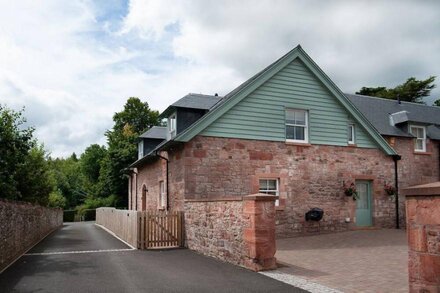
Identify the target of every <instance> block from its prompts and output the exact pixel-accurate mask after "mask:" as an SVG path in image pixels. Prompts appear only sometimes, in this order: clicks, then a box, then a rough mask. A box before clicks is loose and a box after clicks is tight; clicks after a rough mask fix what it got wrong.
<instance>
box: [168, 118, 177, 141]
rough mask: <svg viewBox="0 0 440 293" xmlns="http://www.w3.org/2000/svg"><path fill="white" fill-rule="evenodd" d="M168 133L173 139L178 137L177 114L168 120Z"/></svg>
mask: <svg viewBox="0 0 440 293" xmlns="http://www.w3.org/2000/svg"><path fill="white" fill-rule="evenodd" d="M168 132H169V133H170V136H171V138H173V137H174V136H176V114H175V113H174V114H173V115H171V116H170V117H169V118H168Z"/></svg>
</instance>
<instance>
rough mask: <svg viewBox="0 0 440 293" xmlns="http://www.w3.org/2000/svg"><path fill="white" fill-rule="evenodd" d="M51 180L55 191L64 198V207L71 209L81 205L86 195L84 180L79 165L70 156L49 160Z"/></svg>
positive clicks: (78, 162) (75, 159) (76, 160)
mask: <svg viewBox="0 0 440 293" xmlns="http://www.w3.org/2000/svg"><path fill="white" fill-rule="evenodd" d="M49 165H50V173H51V178H52V180H53V181H54V182H55V187H54V190H55V191H60V193H61V194H62V196H64V197H65V198H66V207H67V208H73V207H75V206H77V205H79V204H81V203H82V202H83V201H84V199H85V197H86V196H87V195H88V192H87V191H86V180H85V177H84V175H83V174H82V172H81V163H80V161H78V159H77V158H75V157H73V156H70V157H69V158H67V159H59V158H57V159H49Z"/></svg>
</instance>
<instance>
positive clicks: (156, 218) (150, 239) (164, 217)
mask: <svg viewBox="0 0 440 293" xmlns="http://www.w3.org/2000/svg"><path fill="white" fill-rule="evenodd" d="M138 221H139V225H138V227H139V231H138V233H139V234H138V235H139V238H138V239H139V245H138V248H140V249H157V248H173V247H183V212H166V211H154V212H150V211H148V212H142V213H140V214H139V219H138Z"/></svg>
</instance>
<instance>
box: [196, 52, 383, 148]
mask: <svg viewBox="0 0 440 293" xmlns="http://www.w3.org/2000/svg"><path fill="white" fill-rule="evenodd" d="M286 108H292V109H304V110H308V113H309V115H308V116H309V117H308V118H309V119H308V122H309V142H310V143H311V144H325V145H337V146H346V145H347V144H348V131H347V127H348V124H349V121H350V120H351V119H349V118H350V117H349V114H348V113H347V111H346V110H345V108H344V107H343V106H342V105H341V104H340V103H339V101H338V100H337V99H336V98H335V97H333V95H332V94H331V93H330V92H329V91H328V90H327V89H326V88H325V87H324V86H323V85H322V84H321V83H320V82H319V81H318V80H317V79H316V78H315V77H314V75H313V74H312V73H311V72H310V70H308V69H307V68H306V67H305V66H304V64H303V63H302V62H301V61H300V60H298V59H295V60H294V61H292V62H291V63H290V64H289V65H287V66H286V67H284V68H283V69H282V70H281V71H279V72H278V73H276V74H275V75H274V76H273V77H272V78H271V79H269V80H268V81H266V82H265V83H264V84H263V85H262V86H260V87H259V88H257V89H256V90H255V91H254V92H252V93H251V94H250V95H248V96H247V97H245V98H244V99H243V100H242V101H240V102H239V103H238V104H237V105H235V106H234V107H233V108H232V109H230V110H229V111H227V112H226V113H225V114H223V115H222V116H221V117H220V118H219V119H217V120H216V121H214V122H213V123H212V124H211V125H209V126H208V127H207V128H206V129H205V130H203V131H202V132H201V133H200V135H205V136H219V137H234V138H247V139H257V140H272V141H285V140H286V136H285V109H286ZM355 125H356V126H355V130H357V131H355V141H356V144H357V145H358V146H359V147H368V148H377V146H376V143H375V142H374V141H373V140H372V139H371V138H370V137H369V136H368V135H367V133H366V132H365V130H364V129H363V127H360V125H358V124H356V123H355Z"/></svg>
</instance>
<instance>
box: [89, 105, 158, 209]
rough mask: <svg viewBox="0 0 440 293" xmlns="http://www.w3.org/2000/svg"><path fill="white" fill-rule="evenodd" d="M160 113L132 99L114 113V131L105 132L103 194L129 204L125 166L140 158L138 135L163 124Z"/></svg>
mask: <svg viewBox="0 0 440 293" xmlns="http://www.w3.org/2000/svg"><path fill="white" fill-rule="evenodd" d="M158 116H159V112H158V111H153V110H150V108H149V106H148V103H143V102H141V101H140V99H139V98H133V97H131V98H129V99H128V100H127V102H126V104H125V105H124V109H123V110H122V111H121V112H117V113H115V115H114V116H113V121H114V122H115V124H114V126H113V128H112V130H109V131H107V132H106V136H107V142H108V150H107V154H106V156H105V158H104V159H103V160H102V161H101V169H100V177H99V182H98V185H99V191H100V195H101V197H103V196H104V195H107V196H108V195H117V196H118V198H119V202H120V203H121V204H123V205H125V206H126V205H127V197H128V191H127V190H128V183H127V179H126V178H124V177H123V173H122V169H124V168H126V167H127V166H128V165H130V164H131V163H133V162H134V161H135V160H136V159H137V147H136V140H137V137H138V136H139V135H140V134H141V133H142V132H144V131H145V130H146V129H148V128H150V127H152V126H154V125H158V124H159V123H160V121H159V119H158Z"/></svg>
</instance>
